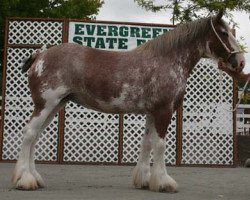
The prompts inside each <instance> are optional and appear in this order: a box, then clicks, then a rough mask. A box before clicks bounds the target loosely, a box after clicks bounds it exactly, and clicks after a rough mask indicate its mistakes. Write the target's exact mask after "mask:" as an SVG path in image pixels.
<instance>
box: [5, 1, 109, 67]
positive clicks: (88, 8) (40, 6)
mask: <svg viewBox="0 0 250 200" xmlns="http://www.w3.org/2000/svg"><path fill="white" fill-rule="evenodd" d="M103 3H104V2H103V0H1V1H0V8H1V12H0V54H1V56H0V61H1V62H0V65H1V63H2V54H3V45H4V21H5V18H6V17H39V18H40V17H44V18H85V19H90V18H94V15H96V14H97V13H98V12H99V9H100V7H101V6H102V5H103ZM0 68H1V67H0Z"/></svg>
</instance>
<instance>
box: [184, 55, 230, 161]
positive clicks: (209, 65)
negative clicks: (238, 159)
mask: <svg viewBox="0 0 250 200" xmlns="http://www.w3.org/2000/svg"><path fill="white" fill-rule="evenodd" d="M220 83H221V84H222V86H221V87H220ZM232 100H233V81H232V79H231V78H230V77H229V76H227V75H226V74H224V73H223V79H222V80H220V75H219V70H218V69H216V63H214V62H213V61H211V60H208V59H203V60H202V61H201V62H199V64H198V65H197V66H196V68H195V69H194V72H193V74H192V76H191V77H190V78H189V79H188V84H187V88H186V95H185V99H184V104H183V146H182V149H183V154H182V164H217V165H232V164H233V113H232V112H229V111H227V110H230V109H232Z"/></svg>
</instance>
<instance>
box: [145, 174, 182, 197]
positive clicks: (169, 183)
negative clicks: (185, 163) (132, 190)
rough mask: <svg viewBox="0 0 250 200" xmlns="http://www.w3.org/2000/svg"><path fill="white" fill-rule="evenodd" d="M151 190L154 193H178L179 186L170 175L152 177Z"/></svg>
mask: <svg viewBox="0 0 250 200" xmlns="http://www.w3.org/2000/svg"><path fill="white" fill-rule="evenodd" d="M149 189H150V190H151V191H154V192H168V193H176V192H178V184H177V183H176V182H175V180H174V179H173V178H171V177H170V176H169V175H166V176H162V177H157V175H156V176H154V177H153V176H152V177H151V179H150V182H149Z"/></svg>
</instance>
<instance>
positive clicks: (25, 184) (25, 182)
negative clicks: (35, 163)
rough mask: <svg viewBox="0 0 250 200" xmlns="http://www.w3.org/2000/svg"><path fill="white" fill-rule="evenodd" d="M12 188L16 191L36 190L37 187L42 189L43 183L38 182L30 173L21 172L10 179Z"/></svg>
mask: <svg viewBox="0 0 250 200" xmlns="http://www.w3.org/2000/svg"><path fill="white" fill-rule="evenodd" d="M12 183H13V185H14V188H16V189H18V190H36V189H38V188H39V187H44V182H43V181H42V182H38V181H37V179H36V178H35V176H34V175H33V174H31V173H30V172H23V173H22V174H20V175H14V176H13V178H12Z"/></svg>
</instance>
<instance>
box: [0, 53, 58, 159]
mask: <svg viewBox="0 0 250 200" xmlns="http://www.w3.org/2000/svg"><path fill="white" fill-rule="evenodd" d="M34 51H35V50H34V49H25V48H9V49H8V58H7V60H8V62H7V76H6V91H5V117H4V130H3V131H4V134H3V154H2V159H3V160H16V159H17V156H18V152H19V151H20V145H21V142H22V137H23V135H22V129H23V128H24V126H25V125H26V123H27V122H28V120H29V118H30V116H31V114H32V111H33V103H32V99H31V96H30V92H29V89H28V78H27V74H23V73H21V69H20V67H19V66H20V63H21V61H22V58H24V57H25V56H27V55H30V53H32V52H34ZM57 129H58V120H57V117H55V119H54V120H53V121H52V123H51V124H50V125H49V126H48V127H47V129H46V131H44V133H43V134H42V137H41V138H40V139H39V141H38V143H37V146H36V154H35V155H36V159H37V160H43V161H55V160H56V159H57Z"/></svg>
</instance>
